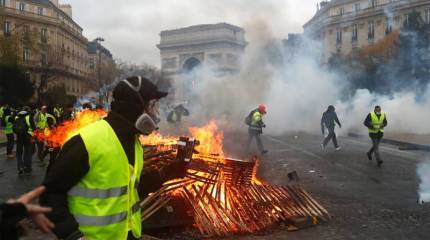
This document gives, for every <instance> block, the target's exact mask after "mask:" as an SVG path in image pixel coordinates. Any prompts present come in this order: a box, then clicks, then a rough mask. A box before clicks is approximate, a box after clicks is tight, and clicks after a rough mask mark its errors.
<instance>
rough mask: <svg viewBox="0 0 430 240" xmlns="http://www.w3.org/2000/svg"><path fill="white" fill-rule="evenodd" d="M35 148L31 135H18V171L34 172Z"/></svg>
mask: <svg viewBox="0 0 430 240" xmlns="http://www.w3.org/2000/svg"><path fill="white" fill-rule="evenodd" d="M34 148H35V147H34V143H33V142H32V139H31V137H30V136H19V135H18V136H17V139H16V162H17V167H18V171H24V172H26V173H31V172H32V161H33V159H32V158H33V154H34V150H35V149H34Z"/></svg>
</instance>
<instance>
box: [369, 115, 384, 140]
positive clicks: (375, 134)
mask: <svg viewBox="0 0 430 240" xmlns="http://www.w3.org/2000/svg"><path fill="white" fill-rule="evenodd" d="M380 117H381V115H379V116H378V118H380ZM363 124H364V126H366V127H367V128H373V124H372V117H371V116H370V113H369V114H368V115H367V117H366V119H364V123H363ZM387 124H388V122H387V115H385V119H384V122H383V123H382V126H381V128H385V127H386V126H387ZM383 136H384V133H383V132H378V133H369V137H370V138H379V139H381V138H382V137H383Z"/></svg>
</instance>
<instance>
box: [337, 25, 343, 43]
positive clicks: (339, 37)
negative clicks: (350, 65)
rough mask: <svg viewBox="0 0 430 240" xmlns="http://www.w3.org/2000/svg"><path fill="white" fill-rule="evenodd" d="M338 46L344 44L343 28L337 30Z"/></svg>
mask: <svg viewBox="0 0 430 240" xmlns="http://www.w3.org/2000/svg"><path fill="white" fill-rule="evenodd" d="M336 44H342V28H337V31H336Z"/></svg>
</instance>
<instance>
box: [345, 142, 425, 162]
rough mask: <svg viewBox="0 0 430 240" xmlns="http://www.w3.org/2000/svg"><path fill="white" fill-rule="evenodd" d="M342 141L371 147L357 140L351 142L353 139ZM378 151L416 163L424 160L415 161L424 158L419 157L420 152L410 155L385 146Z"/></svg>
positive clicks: (410, 153)
mask: <svg viewBox="0 0 430 240" xmlns="http://www.w3.org/2000/svg"><path fill="white" fill-rule="evenodd" d="M344 140H346V141H348V142H352V143H356V144H361V145H363V146H368V147H369V148H370V147H371V144H370V143H364V142H361V141H358V140H353V139H344ZM382 144H384V143H382ZM379 149H381V150H382V151H383V152H385V153H389V154H392V155H396V154H397V155H401V156H402V157H405V158H408V159H410V160H414V161H417V162H418V161H420V160H424V159H417V158H422V157H424V156H419V153H420V152H418V153H417V152H414V153H412V152H405V151H401V150H399V149H396V148H392V147H387V146H380V147H379ZM400 159H401V158H400Z"/></svg>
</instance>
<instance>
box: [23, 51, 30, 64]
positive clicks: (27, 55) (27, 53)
mask: <svg viewBox="0 0 430 240" xmlns="http://www.w3.org/2000/svg"><path fill="white" fill-rule="evenodd" d="M23 60H24V62H25V63H28V61H29V60H30V49H28V48H24V51H23Z"/></svg>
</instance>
